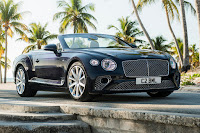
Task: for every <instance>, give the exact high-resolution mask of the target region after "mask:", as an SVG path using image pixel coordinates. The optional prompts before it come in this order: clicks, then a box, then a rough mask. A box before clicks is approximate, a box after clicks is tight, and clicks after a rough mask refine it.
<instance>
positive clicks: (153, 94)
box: [147, 91, 173, 97]
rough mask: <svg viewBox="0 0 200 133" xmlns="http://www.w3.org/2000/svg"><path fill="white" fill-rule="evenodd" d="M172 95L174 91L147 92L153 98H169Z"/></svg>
mask: <svg viewBox="0 0 200 133" xmlns="http://www.w3.org/2000/svg"><path fill="white" fill-rule="evenodd" d="M172 93H173V91H160V92H147V94H148V95H149V96H151V97H167V96H169V95H170V94H172Z"/></svg>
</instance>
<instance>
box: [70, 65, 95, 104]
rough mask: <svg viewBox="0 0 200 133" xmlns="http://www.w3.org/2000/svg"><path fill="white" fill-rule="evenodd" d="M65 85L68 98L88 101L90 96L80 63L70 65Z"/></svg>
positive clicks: (84, 71)
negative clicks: (67, 90)
mask: <svg viewBox="0 0 200 133" xmlns="http://www.w3.org/2000/svg"><path fill="white" fill-rule="evenodd" d="M67 85H68V88H69V93H70V96H71V97H72V98H73V99H74V100H77V101H89V100H91V99H92V96H91V95H90V94H89V90H88V81H87V74H86V70H85V68H84V66H83V65H82V64H81V63H80V62H75V63H73V64H72V65H71V67H70V68H69V71H68V75H67Z"/></svg>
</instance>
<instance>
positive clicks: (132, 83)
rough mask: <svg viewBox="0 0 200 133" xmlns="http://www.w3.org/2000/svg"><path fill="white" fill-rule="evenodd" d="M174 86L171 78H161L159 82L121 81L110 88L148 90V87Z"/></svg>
mask: <svg viewBox="0 0 200 133" xmlns="http://www.w3.org/2000/svg"><path fill="white" fill-rule="evenodd" d="M171 88H175V85H174V83H173V82H172V81H171V80H163V81H162V82H161V84H139V85H136V82H135V81H130V82H123V83H120V84H118V85H116V86H115V87H113V88H111V89H110V90H111V91H131V90H149V89H171Z"/></svg>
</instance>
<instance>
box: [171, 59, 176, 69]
mask: <svg viewBox="0 0 200 133" xmlns="http://www.w3.org/2000/svg"><path fill="white" fill-rule="evenodd" d="M170 65H171V67H172V69H176V61H175V60H174V58H173V57H171V58H170Z"/></svg>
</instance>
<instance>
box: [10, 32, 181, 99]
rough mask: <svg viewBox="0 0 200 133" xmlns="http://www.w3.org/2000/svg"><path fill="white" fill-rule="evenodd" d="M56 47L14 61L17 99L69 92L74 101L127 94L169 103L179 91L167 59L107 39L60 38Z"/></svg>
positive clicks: (174, 66)
mask: <svg viewBox="0 0 200 133" xmlns="http://www.w3.org/2000/svg"><path fill="white" fill-rule="evenodd" d="M58 41H59V43H58V44H57V45H56V44H48V45H46V46H45V47H44V48H43V49H42V50H37V51H31V52H29V53H26V54H22V55H20V56H18V57H17V58H16V59H15V61H14V70H13V74H14V79H15V84H16V90H17V93H18V94H19V96H21V97H33V96H35V95H36V93H37V91H41V90H43V91H67V92H69V94H70V96H71V97H72V98H73V99H75V100H78V101H89V100H91V99H92V98H93V96H95V95H99V94H100V95H102V94H112V93H130V92H146V93H147V94H148V95H150V96H151V97H167V96H169V95H170V94H171V93H172V92H173V91H175V90H177V89H179V87H180V73H179V70H178V67H177V63H176V62H175V60H174V58H173V57H172V56H171V55H169V54H167V53H164V52H161V51H157V50H144V49H139V48H137V47H136V46H135V45H133V44H129V43H127V42H125V41H123V40H121V39H120V38H118V37H116V36H112V35H105V34H66V35H59V36H58Z"/></svg>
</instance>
